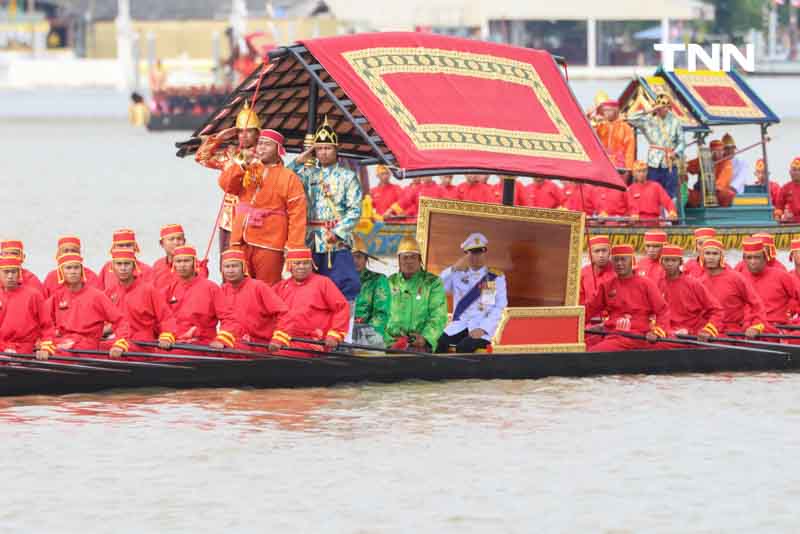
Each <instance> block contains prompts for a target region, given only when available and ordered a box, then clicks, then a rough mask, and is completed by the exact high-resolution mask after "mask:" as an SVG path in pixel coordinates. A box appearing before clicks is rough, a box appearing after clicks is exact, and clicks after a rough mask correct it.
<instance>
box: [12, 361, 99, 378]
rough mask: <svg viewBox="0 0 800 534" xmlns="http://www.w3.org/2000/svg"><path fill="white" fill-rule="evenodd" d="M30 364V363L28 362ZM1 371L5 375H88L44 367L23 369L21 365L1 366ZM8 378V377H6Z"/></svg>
mask: <svg viewBox="0 0 800 534" xmlns="http://www.w3.org/2000/svg"><path fill="white" fill-rule="evenodd" d="M26 363H30V362H26ZM0 370H2V371H3V373H44V374H48V373H50V374H54V375H85V374H86V373H81V372H80V371H78V372H75V371H64V370H61V369H45V368H43V367H23V366H21V365H3V366H0ZM4 376H6V375H4Z"/></svg>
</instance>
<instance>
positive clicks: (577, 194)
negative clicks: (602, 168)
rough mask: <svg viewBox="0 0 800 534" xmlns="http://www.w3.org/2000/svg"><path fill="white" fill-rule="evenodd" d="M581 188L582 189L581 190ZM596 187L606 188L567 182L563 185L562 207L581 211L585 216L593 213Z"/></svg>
mask: <svg viewBox="0 0 800 534" xmlns="http://www.w3.org/2000/svg"><path fill="white" fill-rule="evenodd" d="M581 189H583V192H581ZM596 189H608V188H607V187H594V186H591V185H584V184H576V183H575V182H567V183H566V185H565V186H564V207H565V208H567V209H568V210H572V211H582V212H584V213H585V214H586V215H587V216H592V215H594V212H595V207H594V195H595V194H596V191H595V190H596Z"/></svg>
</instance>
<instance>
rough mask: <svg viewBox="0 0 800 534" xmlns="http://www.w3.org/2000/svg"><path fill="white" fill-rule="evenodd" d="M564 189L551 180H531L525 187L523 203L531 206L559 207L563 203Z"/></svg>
mask: <svg viewBox="0 0 800 534" xmlns="http://www.w3.org/2000/svg"><path fill="white" fill-rule="evenodd" d="M565 201H566V199H565V198H564V191H563V190H562V189H561V188H560V187H559V186H557V185H556V184H554V183H553V182H552V181H551V180H545V181H543V182H542V183H536V182H533V183H532V184H528V185H527V186H526V187H525V205H526V206H530V207H533V208H550V209H555V208H560V207H561V206H563V205H564V202H565Z"/></svg>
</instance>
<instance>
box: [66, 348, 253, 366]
mask: <svg viewBox="0 0 800 534" xmlns="http://www.w3.org/2000/svg"><path fill="white" fill-rule="evenodd" d="M66 352H71V353H73V354H95V355H98V356H107V355H108V351H105V350H74V349H66ZM123 355H124V356H131V357H132V358H169V359H171V360H179V361H182V362H186V361H190V360H191V361H205V362H221V361H225V362H252V361H254V360H234V359H233V358H219V357H217V356H191V355H189V354H163V353H157V352H124V353H123ZM182 362H181V363H182Z"/></svg>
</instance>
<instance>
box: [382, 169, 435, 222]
mask: <svg viewBox="0 0 800 534" xmlns="http://www.w3.org/2000/svg"><path fill="white" fill-rule="evenodd" d="M442 194H443V193H442V189H441V187H439V184H437V183H436V182H434V181H433V178H431V177H430V176H424V177H422V178H421V179H420V182H419V185H418V186H416V187H414V188H413V189H410V190H409V191H408V194H405V195H402V196H401V197H400V200H399V201H398V202H397V206H399V207H400V211H399V212H396V213H395V214H396V215H402V216H403V217H416V216H417V214H418V213H419V199H420V197H427V198H442ZM392 209H393V210H394V211H396V206H395V207H393V208H392Z"/></svg>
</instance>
